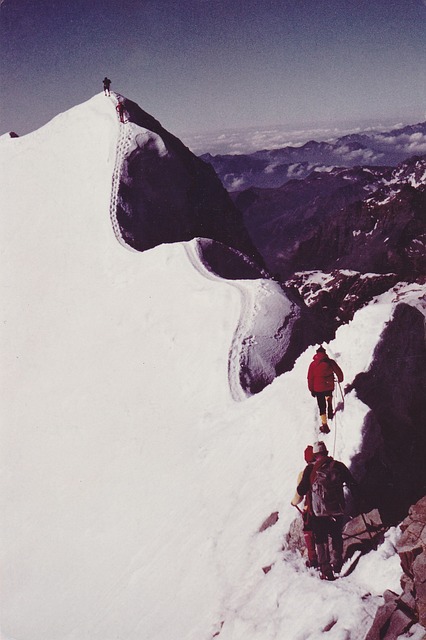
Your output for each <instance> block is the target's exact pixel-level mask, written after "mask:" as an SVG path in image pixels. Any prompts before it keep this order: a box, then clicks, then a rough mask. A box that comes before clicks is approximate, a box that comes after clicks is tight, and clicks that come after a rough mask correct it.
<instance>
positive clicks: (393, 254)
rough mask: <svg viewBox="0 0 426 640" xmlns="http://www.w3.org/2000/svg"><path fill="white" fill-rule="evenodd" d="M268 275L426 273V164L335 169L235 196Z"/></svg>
mask: <svg viewBox="0 0 426 640" xmlns="http://www.w3.org/2000/svg"><path fill="white" fill-rule="evenodd" d="M232 195H233V199H234V201H235V203H236V205H237V207H238V208H239V209H240V211H241V212H242V213H243V216H244V223H245V226H246V227H247V229H248V231H249V234H250V236H251V237H252V239H253V241H254V242H255V243H256V246H257V248H258V250H259V251H260V253H261V255H262V256H263V258H264V260H265V262H266V265H267V267H268V269H269V270H270V271H271V272H272V273H273V274H275V275H276V277H277V278H278V279H279V280H281V281H283V280H285V279H286V278H288V277H290V276H291V275H292V274H293V273H295V272H297V271H307V270H312V269H320V270H323V271H331V270H333V269H354V270H357V271H360V272H361V273H367V272H373V273H380V274H384V273H389V272H393V273H396V274H398V276H399V278H404V279H407V280H415V279H416V278H418V277H421V276H424V275H425V273H426V257H425V256H426V156H423V157H414V158H411V159H409V160H406V161H404V162H403V163H401V164H400V165H398V166H397V167H396V168H386V167H356V168H334V169H332V170H331V171H329V172H317V171H314V172H312V173H311V174H310V175H309V177H307V178H306V179H305V180H292V181H291V182H287V183H286V184H284V185H283V186H282V187H280V188H278V189H261V188H258V187H252V188H250V189H247V190H245V191H242V192H240V193H238V194H237V193H234V194H232Z"/></svg>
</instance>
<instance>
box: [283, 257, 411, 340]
mask: <svg viewBox="0 0 426 640" xmlns="http://www.w3.org/2000/svg"><path fill="white" fill-rule="evenodd" d="M398 279H399V278H398V276H397V275H396V274H395V273H385V274H377V273H368V274H362V273H359V272H358V271H348V270H338V269H335V270H333V271H332V272H331V273H323V272H321V271H302V272H299V273H295V274H294V276H293V277H292V278H290V279H289V280H287V281H286V283H285V285H286V287H287V288H288V289H289V290H290V291H292V292H294V293H295V295H297V296H299V297H300V300H301V301H303V302H304V303H305V304H306V305H307V306H308V307H309V308H310V309H312V310H316V309H317V310H320V312H321V314H322V316H323V318H324V321H326V323H327V326H328V327H329V328H330V330H331V331H335V330H336V329H337V327H339V326H340V325H341V324H342V323H346V322H349V321H350V320H352V318H353V317H354V315H355V312H356V311H358V309H361V308H362V307H364V306H365V305H366V304H368V302H370V301H371V300H372V298H374V297H375V296H378V295H380V294H381V293H384V292H385V291H388V290H389V289H390V288H391V287H392V286H393V285H395V284H396V283H397V282H398Z"/></svg>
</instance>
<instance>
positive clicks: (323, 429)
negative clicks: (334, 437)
mask: <svg viewBox="0 0 426 640" xmlns="http://www.w3.org/2000/svg"><path fill="white" fill-rule="evenodd" d="M319 430H320V431H321V433H330V428H329V426H328V424H322V425H321V426H320V429H319Z"/></svg>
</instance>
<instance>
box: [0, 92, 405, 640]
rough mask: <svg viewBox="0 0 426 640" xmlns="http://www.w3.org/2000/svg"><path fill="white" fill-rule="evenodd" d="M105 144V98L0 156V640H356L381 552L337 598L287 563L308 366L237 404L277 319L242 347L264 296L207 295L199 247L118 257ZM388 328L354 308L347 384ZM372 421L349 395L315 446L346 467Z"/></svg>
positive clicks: (112, 145)
mask: <svg viewBox="0 0 426 640" xmlns="http://www.w3.org/2000/svg"><path fill="white" fill-rule="evenodd" d="M117 140H118V123H117V120H116V114H115V110H114V105H113V104H112V103H111V102H110V101H109V100H108V99H107V98H106V97H104V96H103V95H100V96H96V97H95V98H93V99H92V100H90V101H89V102H88V103H86V104H84V105H81V106H79V107H76V108H75V109H73V110H71V111H70V112H67V113H66V114H63V115H61V116H59V117H58V118H56V119H55V120H53V121H52V122H51V123H50V124H49V125H47V126H46V127H44V128H42V129H40V130H39V131H37V132H35V133H34V134H30V135H28V136H25V137H23V138H19V139H16V140H2V141H1V145H0V155H1V166H0V175H1V177H2V182H3V184H2V189H1V194H2V195H1V198H2V202H1V204H2V207H1V210H2V223H1V224H2V233H1V242H2V255H3V268H2V272H1V276H0V287H1V298H2V306H3V312H2V324H1V326H2V330H1V353H2V398H3V400H2V425H1V429H2V431H1V439H2V446H1V451H2V464H1V467H2V482H1V493H0V508H1V512H2V522H1V537H2V545H1V546H2V573H3V591H2V628H3V633H4V634H5V636H6V637H9V638H16V639H19V640H34V639H36V638H43V640H58V638H60V639H61V640H77V639H78V640H81V639H82V638H84V639H86V638H87V639H90V640H98V639H99V640H105V638H113V637H114V638H115V637H120V638H126V639H127V640H140V638H149V639H150V640H170V638H185V639H186V640H200V638H206V640H208V639H210V638H212V637H214V636H215V635H216V636H217V633H218V632H220V637H221V639H224V640H235V639H236V638H242V637H244V638H245V640H269V639H271V640H278V639H279V638H282V637H286V638H289V639H290V638H291V640H297V639H299V638H310V639H311V640H314V639H315V638H318V637H320V636H321V634H322V633H323V632H324V630H325V629H330V631H329V632H328V637H329V638H330V640H332V639H333V638H334V639H336V640H337V639H338V638H342V637H349V636H350V637H351V638H353V639H357V638H359V639H360V640H361V638H363V637H364V636H365V632H366V629H367V628H368V626H369V624H370V622H371V620H372V617H373V615H374V612H375V610H376V607H377V604H378V602H379V601H380V599H379V598H378V597H377V594H378V593H381V592H382V591H383V588H384V587H385V586H386V587H390V588H394V589H395V590H398V579H399V573H400V572H399V568H398V565H399V561H398V558H397V556H395V555H394V553H393V551H392V545H391V544H390V543H389V546H388V549H387V551H386V553H383V552H381V553H382V555H378V554H374V553H372V554H370V555H369V556H368V557H366V558H364V559H363V561H362V562H363V564H360V567H362V566H364V567H367V568H368V566H370V567H373V571H368V569H364V570H362V571H360V572H359V573H357V572H356V573H354V574H353V575H352V576H351V577H350V578H348V579H346V580H341V581H339V582H337V583H335V584H322V583H320V582H319V580H318V578H317V576H316V575H315V574H314V573H313V572H310V571H308V570H307V569H306V568H305V566H304V563H303V560H302V559H301V558H300V557H298V556H297V555H294V554H292V553H289V552H287V551H286V552H284V553H283V551H282V547H283V541H284V539H285V534H286V532H287V530H288V527H289V525H290V522H291V520H292V519H293V517H294V515H295V514H294V510H293V509H292V508H291V507H290V500H291V497H292V495H293V493H294V485H295V481H296V477H297V474H298V472H299V471H300V469H301V468H302V467H303V454H302V452H303V449H304V447H305V446H306V444H307V443H309V442H312V441H313V440H315V439H317V438H318V431H317V422H318V417H317V410H316V407H315V404H314V402H313V399H312V398H311V397H310V395H309V394H308V393H307V390H306V386H305V378H306V370H307V367H308V364H309V362H310V359H311V356H312V353H313V350H310V351H308V352H306V353H304V354H302V356H301V357H300V358H299V359H298V361H297V362H296V365H295V367H294V369H293V370H292V371H291V372H287V373H285V374H284V375H282V376H280V377H279V378H277V379H276V380H275V381H274V382H273V383H272V384H270V385H269V386H268V387H267V388H266V389H265V390H264V391H263V392H262V393H260V394H258V395H256V396H253V397H251V398H248V399H247V398H245V397H243V398H239V399H240V400H241V401H240V402H235V399H234V397H233V393H232V386H231V387H230V384H229V379H230V377H229V367H230V355H229V354H230V353H231V354H232V353H233V351H232V344H233V341H234V340H235V337H236V336H237V337H238V336H241V333H238V327H241V324H242V320H244V319H247V317H250V313H251V311H252V310H253V308H254V307H255V308H256V307H257V311H259V312H260V314H259V317H260V318H262V313H263V314H264V315H265V316H266V315H267V316H268V321H267V322H266V321H265V323H260V324H257V325H256V326H255V329H254V332H255V333H256V334H259V333H260V332H261V331H262V330H264V331H265V332H266V330H267V331H268V332H271V331H272V330H273V324H274V323H273V322H272V323H271V320H270V318H269V309H270V306H269V305H271V300H272V299H273V297H274V296H276V293H274V291H273V288H271V289H269V288H268V287H269V284H268V285H267V287H266V285H265V286H264V283H262V281H259V280H255V281H250V282H241V283H239V287H237V286H235V282H233V283H232V284H230V283H229V282H227V281H225V280H221V279H219V278H217V277H216V278H209V277H206V276H205V275H204V274H203V273H201V272H200V269H198V268H194V261H193V260H194V255H195V254H196V243H195V242H193V243H190V244H186V245H185V244H176V245H162V246H159V247H157V248H155V249H153V250H151V251H147V252H144V253H142V254H141V253H137V252H135V251H129V250H128V249H127V248H126V247H124V246H123V245H122V244H120V243H119V242H118V241H117V238H116V237H115V234H114V231H113V225H112V222H111V219H110V194H111V184H112V177H113V174H114V167H115V166H116V145H117ZM23 185H24V186H25V188H23ZM189 254H191V255H192V259H189V257H188V256H189ZM265 287H266V289H267V290H266V291H265ZM242 290H244V292H245V296H242V294H241V291H242ZM259 292H260V293H259ZM276 297H277V304H278V308H279V305H280V304H282V297H279V296H276ZM244 300H245V301H247V300H249V301H251V302H250V304H249V307H248V309H247V308H246V307H245V306H244ZM265 301H266V302H265ZM285 308H286V307H282V310H283V312H284V309H285ZM391 311H392V304H391V302H389V301H388V300H383V301H381V302H379V303H378V304H376V305H373V306H371V307H367V308H365V309H363V310H361V311H360V312H358V313H357V314H356V316H355V318H354V320H353V321H352V322H351V323H349V325H347V326H346V327H343V328H342V329H341V330H339V332H338V334H337V336H336V340H335V341H333V343H331V344H330V345H329V346H328V349H329V352H330V355H332V356H333V357H335V358H337V359H338V360H339V364H341V366H342V368H343V370H344V372H345V376H346V380H347V381H348V382H350V381H352V380H353V379H354V377H355V376H356V375H357V374H358V373H360V372H362V371H366V370H367V369H368V367H369V365H370V362H371V359H372V354H373V350H374V347H375V345H376V343H377V341H378V339H379V337H380V335H381V333H382V331H383V328H384V326H385V324H386V322H387V320H388V318H389V316H390V314H391ZM278 315H279V314H278ZM259 322H260V321H259ZM268 323H269V324H268ZM281 323H282V319H281ZM280 326H281V325H280ZM278 328H279V327H276V329H278ZM265 335H266V333H265ZM366 413H367V407H366V406H365V405H363V404H362V403H361V402H359V401H358V400H357V398H356V396H355V394H354V392H351V393H350V394H349V395H348V396H347V397H346V401H345V409H344V412H343V413H338V414H337V416H338V417H336V423H335V425H334V428H333V431H332V433H331V434H330V435H329V436H326V437H325V438H326V439H327V443H328V446H329V449H330V451H332V452H334V453H335V455H336V457H338V458H340V459H342V460H343V461H344V462H346V463H348V464H349V462H350V459H351V457H352V456H353V455H354V454H355V453H356V452H357V451H358V450H359V447H360V443H361V427H362V423H363V420H364V417H365V415H366ZM274 511H278V512H279V520H278V522H277V523H276V524H275V525H274V526H273V527H271V528H269V529H267V530H266V531H263V532H259V529H260V527H261V524H262V522H263V521H264V520H265V518H266V517H267V516H268V515H269V514H270V513H272V512H274ZM379 553H380V552H379ZM269 565H270V566H271V567H272V568H271V571H269V573H268V574H267V575H265V574H264V572H263V571H262V567H265V566H269ZM390 582H391V583H392V584H390ZM306 603H309V609H308V613H307V611H306Z"/></svg>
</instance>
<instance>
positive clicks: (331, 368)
mask: <svg viewBox="0 0 426 640" xmlns="http://www.w3.org/2000/svg"><path fill="white" fill-rule="evenodd" d="M334 374H336V376H337V380H338V382H342V380H343V371H342V370H341V368H340V367H339V365H338V364H337V362H335V361H334V360H332V359H331V358H329V357H328V355H327V354H326V352H325V349H324V347H323V346H320V347H319V348H318V349H317V352H316V354H315V355H314V358H313V360H312V362H311V364H310V365H309V369H308V388H309V391H310V392H311V394H312V396H313V397H314V398H316V399H317V403H318V409H319V412H320V416H321V426H320V431H321V432H322V433H329V432H330V429H329V426H328V424H327V416H328V418H329V419H330V420H331V419H332V418H333V415H334V414H333V391H334ZM326 407H327V415H326Z"/></svg>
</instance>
